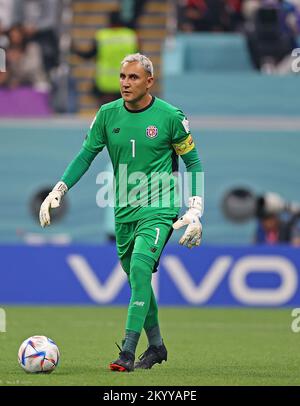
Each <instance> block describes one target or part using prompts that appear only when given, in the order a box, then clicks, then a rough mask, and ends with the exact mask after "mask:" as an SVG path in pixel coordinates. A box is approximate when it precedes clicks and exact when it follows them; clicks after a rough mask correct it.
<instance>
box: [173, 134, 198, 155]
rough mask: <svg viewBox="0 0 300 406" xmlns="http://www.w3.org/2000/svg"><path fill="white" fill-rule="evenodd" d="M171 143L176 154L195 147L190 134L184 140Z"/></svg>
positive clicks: (182, 153)
mask: <svg viewBox="0 0 300 406" xmlns="http://www.w3.org/2000/svg"><path fill="white" fill-rule="evenodd" d="M172 145H173V148H174V149H175V152H176V154H177V155H184V154H187V153H188V152H190V151H191V150H192V149H193V148H194V147H195V144H194V141H193V137H192V136H191V134H190V135H188V136H187V137H186V139H185V140H183V141H181V142H178V143H177V144H172Z"/></svg>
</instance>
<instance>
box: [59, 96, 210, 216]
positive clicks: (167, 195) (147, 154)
mask: <svg viewBox="0 0 300 406" xmlns="http://www.w3.org/2000/svg"><path fill="white" fill-rule="evenodd" d="M104 147H106V148H107V150H108V153H109V156H110V158H111V161H112V165H113V170H114V179H115V217H116V221H117V222H131V221H136V220H138V219H141V218H144V217H148V216H150V215H170V216H173V217H176V216H177V215H178V211H179V209H180V193H179V190H178V156H179V155H180V156H181V157H182V159H183V160H184V163H185V165H186V169H187V172H188V173H189V174H190V178H191V179H190V181H189V184H190V195H191V196H195V195H199V196H202V195H203V182H202V179H203V177H202V166H201V162H200V159H199V157H198V153H197V150H196V148H195V145H194V142H193V139H192V136H191V134H190V130H189V126H188V121H187V119H186V117H185V115H184V114H183V112H182V111H181V110H179V109H178V108H176V107H174V106H172V105H171V104H169V103H167V102H165V101H163V100H161V99H159V98H157V97H153V98H152V102H151V103H150V104H149V105H148V106H147V107H146V108H144V109H142V110H138V111H133V110H128V109H127V108H126V106H125V104H124V101H123V99H118V100H116V101H114V102H111V103H108V104H105V105H103V106H101V108H100V110H99V111H98V113H97V114H96V117H95V119H94V121H93V123H92V125H91V127H90V130H89V132H88V134H87V136H86V139H85V141H84V143H83V146H82V149H81V151H80V152H79V154H78V155H77V156H76V157H75V159H74V160H73V161H72V162H71V163H70V165H69V166H68V168H67V169H66V171H65V173H64V174H63V177H62V179H61V180H62V181H63V182H65V183H66V185H67V186H68V188H70V187H72V186H73V185H74V184H75V183H76V182H77V181H78V180H79V179H80V177H81V176H82V175H83V174H84V173H85V171H86V170H87V169H88V168H89V166H90V164H91V162H92V161H93V159H94V158H95V157H96V155H97V154H98V153H99V152H100V151H102V149H103V148H104Z"/></svg>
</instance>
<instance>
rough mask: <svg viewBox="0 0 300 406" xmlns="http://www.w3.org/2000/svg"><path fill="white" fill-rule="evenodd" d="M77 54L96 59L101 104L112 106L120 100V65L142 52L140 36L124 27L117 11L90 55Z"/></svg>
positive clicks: (95, 88)
mask: <svg viewBox="0 0 300 406" xmlns="http://www.w3.org/2000/svg"><path fill="white" fill-rule="evenodd" d="M72 48H73V52H75V53H76V54H77V55H79V56H81V57H82V58H92V57H95V56H96V77H95V84H94V88H93V93H94V95H95V96H96V97H97V98H98V99H99V103H100V104H103V103H108V102H110V101H113V100H115V99H117V98H119V97H120V90H119V87H120V85H119V70H120V61H122V59H123V58H124V57H125V56H126V55H128V54H132V53H135V52H137V51H138V38H137V34H136V32H135V31H134V30H133V29H131V28H128V27H126V26H124V24H123V22H122V20H121V19H120V14H119V12H117V11H114V12H112V13H111V14H110V15H109V27H108V28H103V29H100V30H98V31H97V32H96V35H95V39H94V41H93V43H92V44H91V47H90V49H89V50H88V51H82V50H79V49H78V48H77V47H75V46H73V47H72Z"/></svg>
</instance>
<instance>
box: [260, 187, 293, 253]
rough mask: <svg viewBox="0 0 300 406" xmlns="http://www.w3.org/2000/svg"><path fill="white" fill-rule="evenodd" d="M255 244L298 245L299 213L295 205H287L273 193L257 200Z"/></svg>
mask: <svg viewBox="0 0 300 406" xmlns="http://www.w3.org/2000/svg"><path fill="white" fill-rule="evenodd" d="M256 217H257V229H256V233H255V242H256V243H257V244H270V245H272V244H280V243H287V244H293V245H300V211H299V205H298V204H297V203H292V204H291V203H287V202H285V201H284V200H283V199H282V198H281V197H280V196H279V195H277V194H275V193H270V192H268V193H266V194H265V195H264V196H261V197H259V198H258V200H257V210H256Z"/></svg>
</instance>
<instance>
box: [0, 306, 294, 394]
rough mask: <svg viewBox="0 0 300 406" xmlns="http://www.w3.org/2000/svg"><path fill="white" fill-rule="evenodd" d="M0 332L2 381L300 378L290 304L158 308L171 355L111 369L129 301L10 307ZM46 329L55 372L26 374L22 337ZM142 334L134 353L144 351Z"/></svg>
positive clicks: (288, 381)
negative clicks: (138, 367)
mask: <svg viewBox="0 0 300 406" xmlns="http://www.w3.org/2000/svg"><path fill="white" fill-rule="evenodd" d="M4 309H5V311H6V317H7V332H6V333H0V386H1V385H19V386H28V385H99V386H125V385H137V386H144V385H155V386H159V385H166V386H177V385H179V386H180V385H193V386H194V385H195V386H202V385H299V384H300V368H299V366H300V364H299V358H300V352H299V340H300V333H293V332H292V330H291V322H292V317H291V309H233V308H231V309H223V308H222V309H219V308H176V307H172V308H170V307H168V308H164V307H162V308H161V309H160V319H161V328H162V332H163V337H164V339H165V343H166V346H167V348H168V351H169V359H168V362H166V363H163V364H161V365H156V366H154V367H153V368H152V369H151V370H144V371H134V372H133V373H130V374H128V373H118V372H111V371H110V370H109V369H108V364H109V362H110V361H112V360H114V359H115V358H116V356H117V354H118V349H117V347H116V346H115V342H116V341H117V342H119V343H120V342H121V339H122V337H123V328H124V323H125V317H126V308H125V307H9V306H8V307H5V306H4ZM35 334H39V335H46V336H48V337H50V338H52V339H53V340H55V341H56V343H57V344H58V346H59V349H60V352H61V361H60V365H59V366H58V367H57V369H56V370H55V371H54V372H53V373H52V374H50V375H43V374H37V375H35V374H26V373H25V372H24V371H23V370H22V369H21V368H20V367H19V365H18V362H17V351H18V348H19V345H20V344H21V342H22V341H23V340H24V339H25V338H27V337H29V336H32V335H35ZM145 347H146V339H145V335H144V333H143V335H142V338H141V340H140V343H139V346H138V349H137V354H140V353H141V352H143V350H144V349H145Z"/></svg>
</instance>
